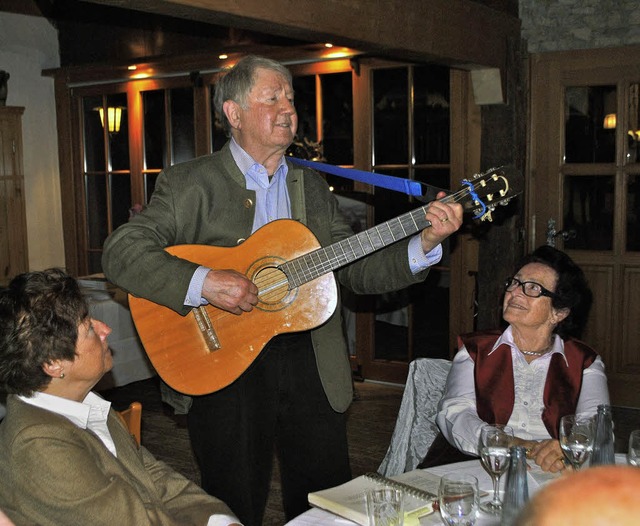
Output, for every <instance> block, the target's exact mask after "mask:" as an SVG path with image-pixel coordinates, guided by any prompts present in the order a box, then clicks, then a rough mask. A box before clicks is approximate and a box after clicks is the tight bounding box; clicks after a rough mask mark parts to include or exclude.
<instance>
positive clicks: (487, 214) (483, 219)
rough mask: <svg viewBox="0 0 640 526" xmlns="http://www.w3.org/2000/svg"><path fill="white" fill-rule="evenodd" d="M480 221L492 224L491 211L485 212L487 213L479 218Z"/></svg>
mask: <svg viewBox="0 0 640 526" xmlns="http://www.w3.org/2000/svg"><path fill="white" fill-rule="evenodd" d="M480 220H481V221H489V223H492V222H493V217H491V210H487V213H486V214H485V215H483V216H482V217H481V218H480Z"/></svg>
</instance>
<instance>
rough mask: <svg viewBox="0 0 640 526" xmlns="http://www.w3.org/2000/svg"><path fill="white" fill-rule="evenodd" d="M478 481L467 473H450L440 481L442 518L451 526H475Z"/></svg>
mask: <svg viewBox="0 0 640 526" xmlns="http://www.w3.org/2000/svg"><path fill="white" fill-rule="evenodd" d="M478 495H479V493H478V479H477V478H476V477H474V476H473V475H467V474H466V473H449V474H447V475H445V476H443V477H442V478H441V479H440V488H439V490H438V504H439V508H440V517H442V520H443V522H444V523H445V524H447V525H449V526H454V525H456V526H473V525H474V524H475V522H476V519H477V518H478Z"/></svg>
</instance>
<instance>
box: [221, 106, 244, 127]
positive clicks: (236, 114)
mask: <svg viewBox="0 0 640 526" xmlns="http://www.w3.org/2000/svg"><path fill="white" fill-rule="evenodd" d="M222 111H224V114H225V116H226V117H227V120H228V121H229V124H230V125H231V127H232V128H235V129H239V128H240V105H239V104H238V103H237V102H235V101H232V100H226V101H224V103H223V104H222Z"/></svg>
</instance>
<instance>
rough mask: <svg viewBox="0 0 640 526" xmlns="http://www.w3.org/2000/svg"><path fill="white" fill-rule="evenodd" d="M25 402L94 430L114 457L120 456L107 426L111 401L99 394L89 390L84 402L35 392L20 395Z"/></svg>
mask: <svg viewBox="0 0 640 526" xmlns="http://www.w3.org/2000/svg"><path fill="white" fill-rule="evenodd" d="M18 398H19V399H20V400H22V401H23V402H25V403H27V404H29V405H34V406H36V407H39V408H40V409H45V410H46V411H51V412H52V413H57V414H59V415H62V416H64V417H65V418H67V419H69V420H70V421H71V422H72V423H73V424H74V425H76V426H78V427H79V428H80V429H88V430H89V431H93V432H94V433H95V434H96V435H97V436H98V438H99V439H100V440H101V442H102V443H103V444H104V447H106V448H107V449H108V450H109V451H111V454H112V455H113V456H114V457H117V456H118V453H117V452H116V445H115V444H114V443H113V438H111V433H109V428H108V427H107V418H108V416H109V409H110V408H111V402H107V401H106V400H105V399H104V398H100V397H99V396H98V395H97V394H95V393H93V392H89V394H88V395H87V397H86V398H85V399H84V400H83V401H82V402H76V401H74V400H69V399H68V398H62V397H60V396H54V395H50V394H47V393H41V392H39V391H38V392H35V393H34V394H33V396H31V397H29V398H28V397H26V396H18Z"/></svg>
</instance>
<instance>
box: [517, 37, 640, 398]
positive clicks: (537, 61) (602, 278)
mask: <svg viewBox="0 0 640 526" xmlns="http://www.w3.org/2000/svg"><path fill="white" fill-rule="evenodd" d="M531 82H532V89H531V100H532V115H531V117H532V121H531V135H530V138H531V157H530V159H531V164H530V173H529V178H528V185H529V188H528V192H527V195H528V213H527V217H528V222H529V241H530V245H531V246H530V248H533V247H535V246H539V245H541V244H544V243H548V244H555V246H557V247H558V248H561V249H564V250H565V251H566V252H567V253H568V254H569V255H570V256H571V257H572V258H574V260H575V261H576V262H577V263H578V264H579V265H580V266H581V267H582V268H583V269H584V271H585V273H586V275H587V278H588V279H589V282H590V285H591V288H592V291H593V296H594V302H593V307H592V309H591V314H590V318H589V323H588V325H587V329H586V332H585V334H584V335H583V339H584V340H585V341H586V342H588V343H589V344H590V345H592V346H593V347H594V348H595V349H596V350H597V352H598V353H600V355H601V356H602V358H603V360H604V362H605V364H606V366H607V374H608V378H609V390H610V393H611V397H612V402H613V403H614V404H616V405H625V406H636V407H637V406H640V374H639V373H640V325H639V324H638V320H639V319H640V294H639V292H640V228H639V227H638V220H639V219H640V218H639V212H640V189H639V187H640V156H639V155H638V151H640V110H639V108H638V105H639V103H640V97H639V92H640V47H635V46H634V47H627V48H616V49H606V50H605V49H602V50H583V51H574V52H559V53H545V54H539V55H533V56H532V62H531Z"/></svg>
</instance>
